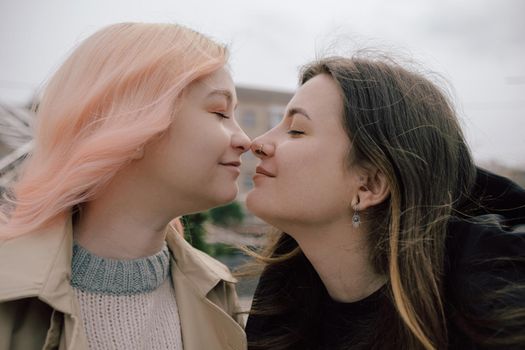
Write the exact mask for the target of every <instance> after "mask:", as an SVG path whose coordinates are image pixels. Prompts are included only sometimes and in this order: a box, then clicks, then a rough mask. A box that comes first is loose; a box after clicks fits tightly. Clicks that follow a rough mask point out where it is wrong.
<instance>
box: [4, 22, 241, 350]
mask: <svg viewBox="0 0 525 350" xmlns="http://www.w3.org/2000/svg"><path fill="white" fill-rule="evenodd" d="M227 60H228V52H227V50H226V48H225V47H224V46H223V45H221V44H218V43H216V42H214V41H212V40H210V39H209V38H207V37H206V36H204V35H202V34H200V33H198V32H195V31H193V30H191V29H189V28H186V27H183V26H179V25H176V24H153V23H120V24H115V25H111V26H108V27H106V28H104V29H101V30H99V31H98V32H97V33H95V34H93V35H92V36H90V37H89V38H87V39H86V40H85V41H83V42H82V43H81V44H80V45H79V46H78V47H77V48H76V49H75V50H74V51H73V53H72V54H71V56H70V57H69V58H68V59H67V60H66V62H64V64H63V65H62V66H61V67H60V68H59V69H58V71H57V72H56V73H55V74H54V76H53V78H52V79H51V80H50V82H49V83H48V85H47V87H46V89H45V91H44V94H43V98H42V100H41V102H40V105H39V108H38V113H37V117H36V127H35V137H34V140H33V150H32V152H31V154H30V155H29V157H28V158H27V159H26V160H25V163H24V164H23V167H22V170H21V173H20V176H19V178H18V180H17V181H16V182H15V183H13V184H12V186H11V187H10V189H9V192H8V196H7V198H6V201H5V202H3V203H2V206H1V209H2V210H1V214H2V216H1V220H0V349H2V350H3V349H11V350H13V349H23V350H30V349H43V348H45V349H74V350H82V349H88V348H89V349H97V350H102V349H126V350H128V349H179V350H182V349H183V348H184V349H185V350H190V349H193V350H202V349H226V348H229V349H239V350H240V349H245V348H246V337H245V334H244V331H243V328H242V326H243V321H242V319H241V318H240V317H239V315H238V309H237V304H238V303H237V295H236V292H235V285H234V282H235V279H234V278H233V277H232V276H231V274H230V272H229V270H228V269H227V268H226V267H225V266H224V265H222V264H221V263H219V262H218V261H216V260H214V259H212V258H211V257H209V256H207V255H206V254H204V253H202V252H200V251H198V250H196V249H194V248H193V247H192V246H191V245H190V244H188V243H187V242H186V241H185V240H184V238H183V237H182V234H181V232H177V228H178V229H179V230H180V225H178V222H177V221H176V219H175V218H177V217H179V216H181V215H186V214H189V213H194V212H198V211H203V210H207V209H209V208H212V207H215V206H219V205H223V204H226V203H228V202H230V201H232V200H233V199H234V198H235V196H236V195H237V192H238V187H237V183H236V180H237V178H238V176H239V173H240V172H239V166H240V157H241V154H242V153H244V152H246V151H248V149H249V146H250V140H249V138H248V137H247V136H246V134H245V133H244V132H243V131H242V130H241V128H240V127H239V125H238V123H237V121H236V119H235V117H234V108H235V105H236V103H237V97H236V92H235V85H234V83H233V81H232V78H231V75H230V73H229V71H228V69H227ZM174 219H175V221H174Z"/></svg>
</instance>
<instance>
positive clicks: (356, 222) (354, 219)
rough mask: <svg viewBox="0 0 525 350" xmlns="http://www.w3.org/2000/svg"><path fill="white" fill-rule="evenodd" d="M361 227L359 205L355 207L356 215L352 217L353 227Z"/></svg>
mask: <svg viewBox="0 0 525 350" xmlns="http://www.w3.org/2000/svg"><path fill="white" fill-rule="evenodd" d="M359 225H361V217H360V216H359V204H356V205H355V206H354V215H352V226H353V227H354V228H359Z"/></svg>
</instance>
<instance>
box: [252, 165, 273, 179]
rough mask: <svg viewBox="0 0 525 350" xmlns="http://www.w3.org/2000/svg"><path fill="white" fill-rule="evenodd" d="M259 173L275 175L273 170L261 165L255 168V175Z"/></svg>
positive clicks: (269, 175)
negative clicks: (270, 170)
mask: <svg viewBox="0 0 525 350" xmlns="http://www.w3.org/2000/svg"><path fill="white" fill-rule="evenodd" d="M257 174H260V175H264V176H268V177H275V175H274V174H272V173H271V172H269V171H268V170H266V169H265V168H264V167H262V166H260V165H259V166H258V167H257V168H255V176H256V175H257Z"/></svg>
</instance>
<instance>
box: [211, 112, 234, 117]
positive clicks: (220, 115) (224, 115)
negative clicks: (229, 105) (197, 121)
mask: <svg viewBox="0 0 525 350" xmlns="http://www.w3.org/2000/svg"><path fill="white" fill-rule="evenodd" d="M213 114H215V115H216V116H217V117H219V118H221V119H230V117H229V116H227V115H226V114H224V113H220V112H213Z"/></svg>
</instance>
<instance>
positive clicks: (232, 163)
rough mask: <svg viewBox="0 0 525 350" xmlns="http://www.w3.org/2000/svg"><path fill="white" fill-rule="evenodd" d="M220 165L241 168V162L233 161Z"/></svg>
mask: <svg viewBox="0 0 525 350" xmlns="http://www.w3.org/2000/svg"><path fill="white" fill-rule="evenodd" d="M219 164H220V165H228V166H234V167H237V168H238V167H240V166H241V162H239V161H233V162H228V163H219Z"/></svg>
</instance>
